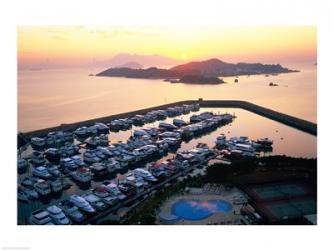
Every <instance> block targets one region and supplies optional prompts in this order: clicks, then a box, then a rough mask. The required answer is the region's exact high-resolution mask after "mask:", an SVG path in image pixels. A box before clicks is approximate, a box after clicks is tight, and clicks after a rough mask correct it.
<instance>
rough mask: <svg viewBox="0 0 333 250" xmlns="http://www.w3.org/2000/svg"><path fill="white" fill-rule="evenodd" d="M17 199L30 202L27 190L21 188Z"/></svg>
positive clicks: (18, 190)
mask: <svg viewBox="0 0 333 250" xmlns="http://www.w3.org/2000/svg"><path fill="white" fill-rule="evenodd" d="M17 199H18V200H20V201H28V199H29V197H28V194H27V193H26V192H25V190H24V189H23V188H21V187H18V189H17Z"/></svg>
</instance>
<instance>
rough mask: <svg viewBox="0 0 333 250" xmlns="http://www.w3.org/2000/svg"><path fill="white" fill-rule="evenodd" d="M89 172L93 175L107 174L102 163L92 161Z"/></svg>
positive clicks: (102, 175) (101, 175)
mask: <svg viewBox="0 0 333 250" xmlns="http://www.w3.org/2000/svg"><path fill="white" fill-rule="evenodd" d="M90 169H91V172H92V173H93V174H94V176H95V177H105V176H106V175H107V174H108V171H107V168H106V166H105V165H104V164H102V163H99V162H98V163H93V164H92V165H91V166H90Z"/></svg>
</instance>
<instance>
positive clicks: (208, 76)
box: [96, 58, 298, 84]
mask: <svg viewBox="0 0 333 250" xmlns="http://www.w3.org/2000/svg"><path fill="white" fill-rule="evenodd" d="M291 72H298V71H297V70H291V69H288V68H284V67H282V66H281V65H280V64H262V63H236V64H233V63H226V62H223V61H221V60H219V59H215V58H214V59H210V60H206V61H200V62H189V63H186V64H182V65H178V66H175V67H172V68H170V69H160V68H157V67H150V68H147V69H133V68H129V67H117V68H114V67H112V68H109V69H107V70H105V71H102V72H100V73H98V74H96V76H107V77H127V78H144V79H172V81H170V82H173V83H174V82H177V80H178V82H181V83H194V84H217V83H223V82H224V81H223V80H221V79H219V77H224V76H238V75H257V74H280V73H291ZM175 79H177V80H175Z"/></svg>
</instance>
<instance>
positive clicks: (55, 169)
mask: <svg viewBox="0 0 333 250" xmlns="http://www.w3.org/2000/svg"><path fill="white" fill-rule="evenodd" d="M47 171H48V172H49V173H50V174H51V175H52V176H54V177H60V175H61V172H60V171H59V169H58V167H57V166H55V165H47Z"/></svg>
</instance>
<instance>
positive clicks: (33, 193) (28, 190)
mask: <svg viewBox="0 0 333 250" xmlns="http://www.w3.org/2000/svg"><path fill="white" fill-rule="evenodd" d="M24 191H25V193H26V195H27V196H28V199H38V197H39V195H38V193H37V191H36V190H35V189H33V188H30V187H27V188H24Z"/></svg>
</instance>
